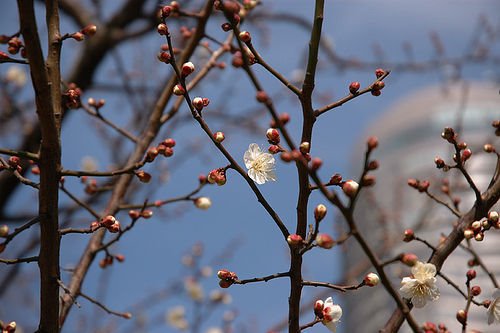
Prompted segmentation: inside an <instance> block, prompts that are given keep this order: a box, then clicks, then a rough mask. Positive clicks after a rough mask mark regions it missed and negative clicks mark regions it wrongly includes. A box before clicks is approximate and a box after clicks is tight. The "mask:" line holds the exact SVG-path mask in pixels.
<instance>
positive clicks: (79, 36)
mask: <svg viewBox="0 0 500 333" xmlns="http://www.w3.org/2000/svg"><path fill="white" fill-rule="evenodd" d="M71 38H73V39H74V40H76V41H78V42H81V41H82V40H84V39H85V35H84V34H82V33H81V32H79V31H78V32H75V33H72V34H71Z"/></svg>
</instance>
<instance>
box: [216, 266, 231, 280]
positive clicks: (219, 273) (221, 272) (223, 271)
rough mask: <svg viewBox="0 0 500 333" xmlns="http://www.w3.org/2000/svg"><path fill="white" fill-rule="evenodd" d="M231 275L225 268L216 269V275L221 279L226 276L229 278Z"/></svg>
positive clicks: (224, 278)
mask: <svg viewBox="0 0 500 333" xmlns="http://www.w3.org/2000/svg"><path fill="white" fill-rule="evenodd" d="M230 276H231V272H230V271H228V270H227V269H221V270H219V271H217V277H218V278H219V279H221V280H226V279H228V278H230Z"/></svg>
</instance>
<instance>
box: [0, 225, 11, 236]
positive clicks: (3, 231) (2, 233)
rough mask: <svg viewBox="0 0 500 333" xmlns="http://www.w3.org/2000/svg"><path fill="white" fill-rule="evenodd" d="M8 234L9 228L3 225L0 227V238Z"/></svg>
mask: <svg viewBox="0 0 500 333" xmlns="http://www.w3.org/2000/svg"><path fill="white" fill-rule="evenodd" d="M8 234H9V226H8V225H6V224H3V225H1V226H0V237H7V235H8Z"/></svg>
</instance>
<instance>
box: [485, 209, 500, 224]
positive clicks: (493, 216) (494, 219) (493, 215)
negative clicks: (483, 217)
mask: <svg viewBox="0 0 500 333" xmlns="http://www.w3.org/2000/svg"><path fill="white" fill-rule="evenodd" d="M498 221H499V218H498V212H496V211H494V210H492V211H491V212H489V213H488V222H490V224H492V225H493V226H495V225H496V224H497V223H498Z"/></svg>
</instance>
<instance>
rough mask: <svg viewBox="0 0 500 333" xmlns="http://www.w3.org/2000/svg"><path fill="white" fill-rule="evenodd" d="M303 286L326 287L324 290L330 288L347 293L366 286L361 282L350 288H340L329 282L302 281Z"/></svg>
mask: <svg viewBox="0 0 500 333" xmlns="http://www.w3.org/2000/svg"><path fill="white" fill-rule="evenodd" d="M302 285H303V286H312V287H324V288H330V289H334V290H338V291H341V292H343V293H345V292H346V291H348V290H356V289H359V288H361V287H362V286H364V285H365V283H364V281H363V282H361V283H360V284H353V285H350V286H340V285H337V284H333V283H328V282H317V281H302Z"/></svg>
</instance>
